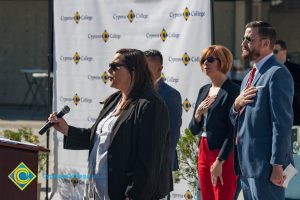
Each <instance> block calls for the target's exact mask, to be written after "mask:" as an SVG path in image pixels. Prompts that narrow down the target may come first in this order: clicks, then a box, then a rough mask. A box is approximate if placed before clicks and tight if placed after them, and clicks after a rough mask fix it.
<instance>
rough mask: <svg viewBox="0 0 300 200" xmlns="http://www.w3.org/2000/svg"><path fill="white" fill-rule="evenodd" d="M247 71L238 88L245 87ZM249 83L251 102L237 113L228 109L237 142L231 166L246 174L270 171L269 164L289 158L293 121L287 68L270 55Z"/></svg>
mask: <svg viewBox="0 0 300 200" xmlns="http://www.w3.org/2000/svg"><path fill="white" fill-rule="evenodd" d="M248 78H249V73H248V74H247V75H246V77H245V78H244V80H243V82H242V85H241V90H243V89H244V88H245V87H246V83H247V81H248ZM251 86H263V87H262V88H258V91H257V94H256V96H255V97H254V99H253V100H254V102H253V103H250V104H248V105H246V108H245V110H244V112H242V113H241V115H238V114H237V113H236V112H234V111H233V108H232V109H231V112H230V117H231V121H232V122H233V123H234V124H235V127H236V131H237V137H238V144H237V146H236V147H235V150H236V152H235V153H236V156H235V170H236V172H238V173H239V174H240V173H241V174H242V175H243V176H245V177H248V178H258V177H260V176H262V174H263V173H269V174H270V173H271V170H272V165H274V164H279V165H283V166H287V165H288V164H289V163H291V162H292V155H291V128H292V125H293V109H292V103H293V94H294V87H293V79H292V77H291V74H290V73H289V72H288V70H287V68H286V67H285V66H284V65H282V64H280V63H279V62H278V61H277V60H276V58H275V57H274V56H271V57H270V58H269V59H268V60H267V61H266V62H265V63H264V65H263V66H262V68H261V69H260V70H259V71H258V72H257V74H256V76H255V77H254V80H253V82H252V84H251Z"/></svg>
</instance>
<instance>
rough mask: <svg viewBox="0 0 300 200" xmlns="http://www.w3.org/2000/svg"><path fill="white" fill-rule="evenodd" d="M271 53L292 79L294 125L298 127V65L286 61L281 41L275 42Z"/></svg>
mask: <svg viewBox="0 0 300 200" xmlns="http://www.w3.org/2000/svg"><path fill="white" fill-rule="evenodd" d="M273 52H274V54H275V55H276V57H277V59H278V60H279V62H281V63H283V64H284V65H285V66H286V67H287V68H288V70H289V71H290V73H291V75H292V77H293V79H294V91H295V93H294V100H293V111H294V125H300V65H298V64H296V63H292V62H290V61H289V60H288V59H287V46H286V43H285V42H284V41H283V40H277V41H276V43H275V47H274V51H273Z"/></svg>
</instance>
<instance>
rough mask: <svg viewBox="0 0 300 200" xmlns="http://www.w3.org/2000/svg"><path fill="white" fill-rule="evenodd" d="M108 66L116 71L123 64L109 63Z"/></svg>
mask: <svg viewBox="0 0 300 200" xmlns="http://www.w3.org/2000/svg"><path fill="white" fill-rule="evenodd" d="M108 66H109V68H110V69H111V70H113V71H116V70H118V69H119V68H120V67H121V66H125V65H124V64H121V63H110V64H109V65H108Z"/></svg>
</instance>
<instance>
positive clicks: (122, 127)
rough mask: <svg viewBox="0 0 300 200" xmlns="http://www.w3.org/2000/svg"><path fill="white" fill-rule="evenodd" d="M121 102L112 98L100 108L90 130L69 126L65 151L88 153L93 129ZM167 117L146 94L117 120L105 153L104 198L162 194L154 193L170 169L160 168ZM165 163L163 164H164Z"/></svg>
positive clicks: (148, 199)
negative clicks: (105, 182) (106, 168)
mask: <svg viewBox="0 0 300 200" xmlns="http://www.w3.org/2000/svg"><path fill="white" fill-rule="evenodd" d="M120 98H121V93H120V92H117V93H115V94H113V95H112V96H111V97H110V98H109V99H108V100H107V101H106V102H105V104H104V107H103V109H102V111H101V112H100V115H99V117H98V118H97V120H96V123H95V124H94V125H93V126H92V127H91V128H90V129H80V128H75V127H72V126H70V128H69V133H68V136H67V137H64V148H66V149H89V150H90V151H91V149H92V148H93V141H94V136H95V132H96V128H97V125H98V123H99V122H100V120H101V119H103V118H104V117H105V116H106V115H107V114H108V113H109V112H110V111H112V110H113V109H114V108H115V107H116V105H117V103H118V102H119V100H120ZM168 129H169V117H168V111H167V108H166V105H165V104H164V102H163V100H162V99H161V98H160V97H158V94H156V93H154V92H153V91H147V92H145V94H143V95H141V96H140V97H139V98H136V99H134V100H133V101H132V102H131V103H130V105H129V106H128V107H127V109H126V110H124V111H123V112H122V113H121V115H120V116H119V118H118V119H117V121H116V123H115V125H114V127H113V130H112V134H113V135H114V138H113V141H112V143H111V145H110V147H109V149H108V156H107V158H108V194H109V197H110V199H112V200H120V199H125V195H126V196H128V197H130V198H132V199H134V200H140V199H143V200H154V199H155V200H156V199H158V198H159V197H160V196H161V195H162V194H161V192H166V191H157V185H158V183H159V182H160V175H161V173H166V171H168V169H170V167H169V166H170V164H169V163H166V167H165V168H164V166H162V162H163V160H164V159H165V155H166V154H168V149H167V150H166V149H165V146H167V145H166V142H167V140H168V137H169V135H168ZM164 162H165V161H164Z"/></svg>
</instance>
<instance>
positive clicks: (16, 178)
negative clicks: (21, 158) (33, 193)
mask: <svg viewBox="0 0 300 200" xmlns="http://www.w3.org/2000/svg"><path fill="white" fill-rule="evenodd" d="M8 178H9V179H10V180H11V181H12V182H13V183H14V184H15V185H16V186H18V188H19V189H20V190H22V191H23V190H24V189H25V188H26V187H27V186H28V185H29V184H30V183H31V182H32V181H33V180H34V179H35V178H36V175H35V174H34V173H33V172H32V171H31V170H30V169H29V168H28V167H27V166H26V165H25V164H24V163H23V162H21V163H20V164H19V165H18V166H17V167H16V168H15V169H14V170H13V171H12V172H11V173H10V174H9V175H8Z"/></svg>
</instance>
